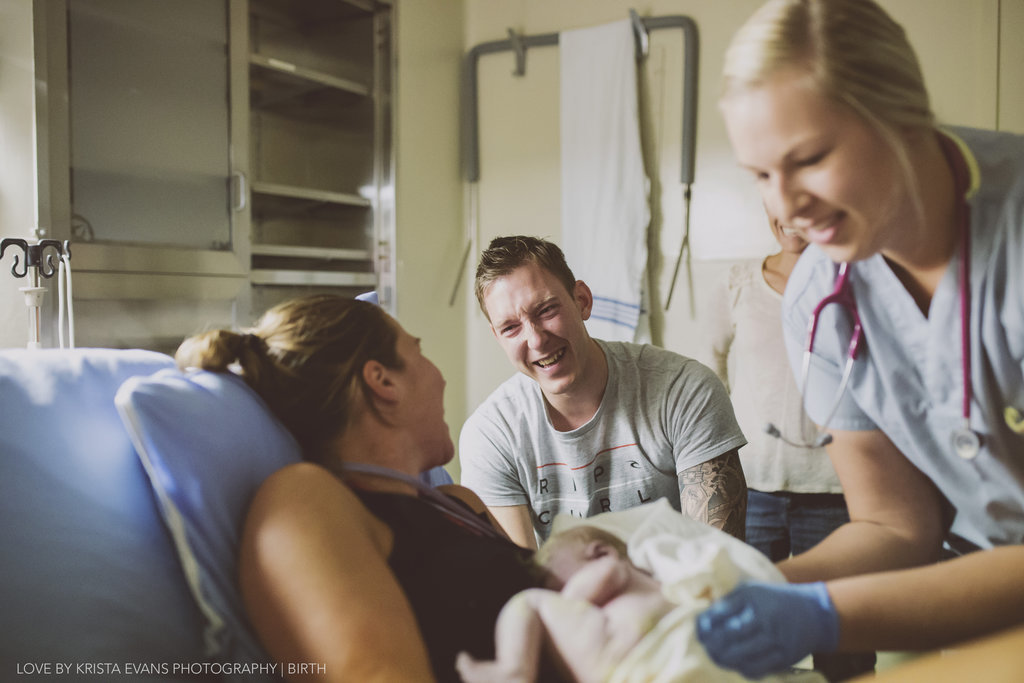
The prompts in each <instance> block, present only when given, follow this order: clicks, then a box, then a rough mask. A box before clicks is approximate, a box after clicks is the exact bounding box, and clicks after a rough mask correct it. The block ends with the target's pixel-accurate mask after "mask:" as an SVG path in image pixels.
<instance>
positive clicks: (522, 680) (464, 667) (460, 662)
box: [455, 652, 534, 683]
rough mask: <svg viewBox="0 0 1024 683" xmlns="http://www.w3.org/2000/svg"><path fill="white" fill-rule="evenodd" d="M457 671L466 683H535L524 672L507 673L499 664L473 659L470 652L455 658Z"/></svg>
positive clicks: (462, 653) (461, 653)
mask: <svg viewBox="0 0 1024 683" xmlns="http://www.w3.org/2000/svg"><path fill="white" fill-rule="evenodd" d="M455 669H456V671H458V672H459V676H461V677H462V680H463V681H464V683H534V681H532V680H530V678H529V677H528V676H526V675H525V674H524V673H523V672H522V671H505V670H503V669H502V667H501V666H500V665H499V664H498V662H496V661H483V660H481V659H473V657H472V656H471V655H470V654H469V653H468V652H460V653H459V655H458V656H457V657H456V658H455Z"/></svg>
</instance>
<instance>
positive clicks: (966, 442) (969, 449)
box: [952, 427, 981, 460]
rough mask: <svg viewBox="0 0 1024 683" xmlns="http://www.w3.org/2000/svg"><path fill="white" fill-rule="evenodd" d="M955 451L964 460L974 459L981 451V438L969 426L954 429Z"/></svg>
mask: <svg viewBox="0 0 1024 683" xmlns="http://www.w3.org/2000/svg"><path fill="white" fill-rule="evenodd" d="M952 440H953V451H954V452H955V453H956V454H957V455H959V456H960V457H961V458H963V459H964V460H973V459H974V458H976V457H977V456H978V453H980V452H981V438H980V437H979V436H978V435H977V434H976V433H975V432H974V430H972V429H970V428H968V427H961V428H959V429H954V430H953V437H952Z"/></svg>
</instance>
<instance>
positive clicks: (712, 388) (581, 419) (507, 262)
mask: <svg viewBox="0 0 1024 683" xmlns="http://www.w3.org/2000/svg"><path fill="white" fill-rule="evenodd" d="M476 296H477V301H478V302H479V303H480V308H481V310H482V311H483V312H484V315H486V316H487V319H488V321H489V323H490V327H491V331H492V332H493V334H494V337H495V339H496V340H497V341H498V344H499V345H500V346H501V348H502V349H503V350H504V351H505V354H506V356H508V359H509V361H511V362H512V364H513V365H514V366H515V367H516V368H517V369H518V370H519V373H518V374H516V375H515V376H513V377H512V378H511V379H509V380H507V381H506V382H505V383H503V384H502V385H501V386H500V387H498V389H497V390H495V391H494V393H492V394H491V395H490V396H489V397H488V398H487V400H486V401H484V403H483V404H482V405H480V406H479V407H478V408H477V409H476V411H475V412H474V413H473V414H472V415H471V416H470V418H469V419H468V420H467V421H466V423H465V425H464V426H463V428H462V433H461V436H460V438H459V458H460V462H461V465H462V483H463V485H465V486H467V487H469V488H470V489H472V490H473V491H474V492H476V493H477V494H478V495H479V496H480V497H481V499H482V500H483V501H484V503H486V505H487V506H488V509H489V510H490V512H491V513H492V514H493V515H494V517H495V518H496V519H497V520H498V521H499V522H500V523H501V525H502V526H503V527H504V528H505V530H506V531H507V532H508V534H509V536H510V537H511V538H512V539H513V540H514V541H516V542H517V543H519V544H521V545H523V546H525V547H528V548H536V547H537V539H538V538H539V539H541V540H543V539H545V538H546V537H547V535H548V533H549V530H550V525H551V522H552V520H553V519H554V517H555V515H556V514H559V513H567V514H572V515H575V516H577V517H589V516H591V515H595V514H597V513H600V512H607V511H610V510H623V509H626V508H629V507H633V506H636V505H640V504H642V503H645V502H648V501H651V500H654V499H656V498H662V497H664V498H668V499H669V500H670V502H671V504H672V506H673V507H675V508H676V509H677V510H680V511H681V512H682V513H683V514H684V515H685V516H687V517H691V518H693V519H697V520H700V521H704V522H707V523H709V524H711V525H712V526H715V527H718V528H720V529H723V530H725V531H727V532H729V533H731V534H733V535H734V536H737V537H739V538H742V537H743V523H744V519H745V516H746V510H745V509H746V484H745V483H744V480H743V471H742V469H741V468H740V462H739V456H738V455H737V449H738V448H739V447H740V446H742V445H743V444H744V443H745V440H744V438H743V434H742V433H741V432H740V430H739V427H738V426H737V424H736V418H735V416H734V415H733V411H732V405H731V404H730V403H729V397H728V395H727V394H726V392H725V388H724V387H723V386H722V383H721V382H720V381H719V380H718V378H717V377H715V375H714V373H713V372H712V371H711V370H710V369H708V368H707V367H705V366H704V365H701V364H700V363H698V362H697V361H694V360H691V359H689V358H684V357H683V356H680V355H678V354H676V353H672V352H671V351H667V350H665V349H661V348H657V347H655V346H651V345H647V344H644V345H641V344H631V343H625V342H605V341H601V340H598V339H594V338H592V337H591V336H590V335H589V333H588V332H587V328H586V326H585V324H584V322H585V321H586V320H587V318H589V317H590V312H591V308H592V305H593V295H592V294H591V292H590V288H589V287H587V285H586V284H585V283H584V282H582V281H580V280H576V278H575V277H573V274H572V271H571V270H570V269H569V266H568V264H566V262H565V257H564V255H563V254H562V250H561V249H559V248H558V246H557V245H555V244H553V243H551V242H549V241H546V240H542V239H539V238H536V237H528V236H512V237H498V238H496V239H494V240H493V241H492V242H491V244H490V246H489V247H488V249H487V250H485V251H484V253H483V254H482V255H481V258H480V264H479V266H478V268H477V272H476Z"/></svg>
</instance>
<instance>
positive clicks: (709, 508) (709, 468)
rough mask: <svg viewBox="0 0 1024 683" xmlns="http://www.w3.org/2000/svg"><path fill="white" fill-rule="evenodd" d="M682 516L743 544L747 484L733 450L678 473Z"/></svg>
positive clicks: (737, 457) (736, 454)
mask: <svg viewBox="0 0 1024 683" xmlns="http://www.w3.org/2000/svg"><path fill="white" fill-rule="evenodd" d="M679 501H680V505H681V506H682V511H683V514H684V515H685V516H687V517H690V518H691V519H696V520H698V521H701V522H705V523H707V524H710V525H711V526H713V527H716V528H718V529H721V530H722V531H725V532H726V533H729V534H731V535H733V536H735V537H736V538H738V539H740V540H741V541H742V540H746V526H747V524H746V522H747V481H746V479H745V478H744V476H743V467H742V466H741V465H740V457H739V454H738V453H737V451H736V450H731V451H729V452H728V453H724V454H722V455H719V456H718V457H715V458H712V459H711V460H708V461H707V462H703V463H701V464H699V465H694V466H693V467H691V468H689V469H686V470H683V471H682V472H680V473H679Z"/></svg>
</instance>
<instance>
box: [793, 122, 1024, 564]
mask: <svg viewBox="0 0 1024 683" xmlns="http://www.w3.org/2000/svg"><path fill="white" fill-rule="evenodd" d="M952 132H953V135H952V136H951V137H953V138H954V139H956V138H959V139H960V140H959V141H960V142H962V143H964V144H965V145H966V148H965V147H964V146H963V144H962V145H961V149H962V150H964V151H965V152H966V153H967V155H968V164H969V165H970V166H972V167H973V168H972V171H973V176H974V177H973V180H974V182H975V184H977V185H978V187H977V190H976V192H975V193H974V194H973V195H972V196H971V198H970V207H971V263H970V271H971V272H970V279H971V319H970V338H971V357H972V380H971V385H972V391H973V399H972V404H971V427H972V429H974V430H975V431H976V432H978V433H979V434H980V435H981V437H982V450H981V453H980V454H979V455H978V456H977V457H976V458H974V459H972V460H965V459H963V458H960V457H959V456H957V455H956V454H955V452H954V450H953V448H952V445H951V441H950V439H951V434H952V432H953V430H955V429H957V428H958V427H960V425H961V422H962V412H963V411H962V401H963V380H962V374H963V373H962V369H961V368H962V363H961V359H962V351H961V342H960V330H961V324H960V294H959V287H958V276H959V263H960V259H961V253H960V250H959V248H958V250H957V253H956V254H954V256H953V259H952V260H951V261H950V264H949V267H948V268H947V270H946V273H945V276H944V277H943V279H942V281H941V282H940V284H939V287H938V289H937V290H936V292H935V295H934V297H933V298H932V302H931V307H930V309H929V314H928V317H927V318H926V317H925V316H924V315H923V314H922V313H921V311H920V309H919V308H918V307H917V304H916V303H915V302H914V300H913V298H912V297H911V296H910V294H909V293H908V292H907V291H906V289H905V288H904V287H903V285H902V283H900V281H899V280H898V279H897V277H896V275H895V274H894V273H893V272H892V270H891V269H890V268H889V266H888V265H887V264H886V262H885V260H884V259H883V257H882V256H881V255H880V254H876V255H875V256H873V257H871V258H868V259H865V260H864V261H858V262H856V263H853V264H851V269H852V270H851V280H852V286H853V291H854V296H855V297H856V300H857V307H858V312H859V315H860V318H861V324H862V326H863V330H864V336H865V340H866V348H862V350H861V353H860V355H859V356H858V360H857V362H856V363H855V364H854V369H853V373H852V375H851V379H850V386H849V389H848V392H847V394H846V396H845V397H844V399H843V401H842V403H841V405H840V407H839V409H838V411H837V413H836V416H835V417H834V418H833V419H832V421H831V423H830V424H829V427H830V428H835V429H841V430H865V429H881V430H882V431H883V432H885V434H886V435H887V436H888V437H889V439H890V440H891V441H892V442H893V443H894V444H895V445H896V446H897V448H899V449H900V450H901V451H902V452H903V454H904V455H905V456H906V457H907V458H908V459H910V460H911V462H913V463H914V465H916V466H917V467H918V469H920V470H921V471H922V472H923V473H924V474H926V475H927V476H928V477H929V478H930V479H931V480H932V481H933V482H934V483H935V484H936V486H938V488H939V489H940V490H941V492H942V493H943V494H944V495H945V496H946V498H947V499H948V501H949V502H950V504H951V505H952V506H953V508H954V509H955V511H956V517H955V518H954V522H953V528H952V532H953V533H955V534H957V535H959V536H961V537H963V538H966V539H967V540H969V541H971V542H973V543H974V544H976V545H978V546H980V547H982V548H988V547H992V546H995V545H1008V544H1019V543H1022V542H1024V434H1019V433H1016V432H1015V431H1014V430H1013V429H1011V427H1010V425H1009V423H1008V422H1007V419H1006V417H1005V410H1006V408H1007V407H1012V408H1016V409H1017V410H1018V411H1020V412H1021V413H1024V136H1019V135H1010V134H1007V133H995V132H990V131H980V130H972V129H964V128H957V129H952ZM971 157H973V158H971ZM834 280H835V264H833V263H832V262H831V261H830V260H829V259H828V257H827V256H825V254H824V253H823V252H822V251H821V250H820V249H818V248H817V247H816V246H814V245H811V246H810V247H808V248H807V250H806V251H805V252H804V254H803V256H802V257H801V259H800V261H799V263H798V264H797V267H796V269H795V270H794V271H793V274H792V275H791V276H790V279H789V284H788V285H787V288H786V294H785V298H784V301H783V327H784V331H785V337H786V347H787V351H788V353H789V357H790V361H791V364H792V366H793V367H794V368H795V370H796V373H797V375H798V376H799V373H800V367H801V362H802V356H803V352H804V348H805V346H806V342H807V321H808V319H809V317H810V315H811V312H812V311H813V309H814V307H815V306H816V305H817V303H818V302H819V301H820V300H821V299H822V298H824V297H825V296H826V295H828V294H829V293H831V292H832V290H833V287H834ZM851 327H852V323H851V322H850V319H849V315H848V314H846V313H845V312H844V311H843V309H842V308H840V307H839V306H834V305H833V306H828V307H827V308H826V309H825V310H824V311H823V312H822V315H821V318H820V322H819V325H818V334H817V337H816V339H815V346H814V355H813V358H812V363H811V371H810V374H809V377H808V383H809V386H808V389H807V393H806V396H805V405H806V409H807V412H808V414H809V415H810V416H811V418H812V419H814V420H815V421H816V422H818V423H819V424H821V422H822V421H823V420H824V419H825V417H826V416H827V413H828V411H829V409H830V408H831V407H832V403H833V401H834V399H835V394H836V390H837V388H838V385H839V379H840V375H841V373H842V369H843V366H844V364H845V362H846V357H847V347H848V345H849V339H850V330H851ZM798 379H799V377H798Z"/></svg>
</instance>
